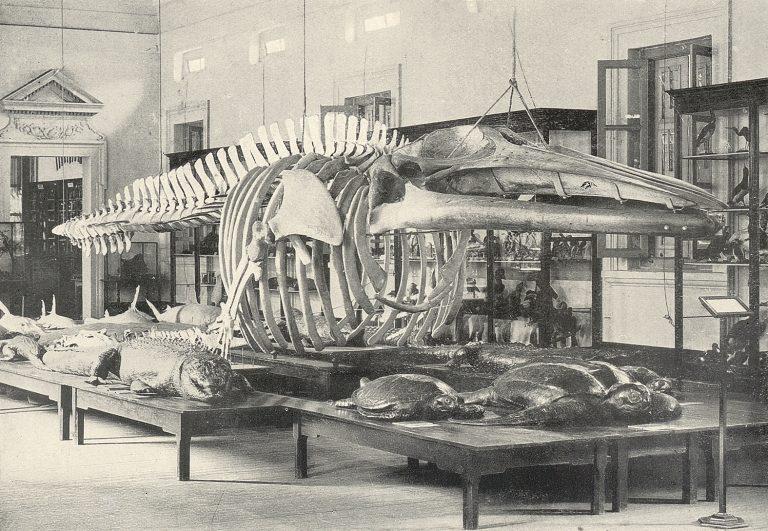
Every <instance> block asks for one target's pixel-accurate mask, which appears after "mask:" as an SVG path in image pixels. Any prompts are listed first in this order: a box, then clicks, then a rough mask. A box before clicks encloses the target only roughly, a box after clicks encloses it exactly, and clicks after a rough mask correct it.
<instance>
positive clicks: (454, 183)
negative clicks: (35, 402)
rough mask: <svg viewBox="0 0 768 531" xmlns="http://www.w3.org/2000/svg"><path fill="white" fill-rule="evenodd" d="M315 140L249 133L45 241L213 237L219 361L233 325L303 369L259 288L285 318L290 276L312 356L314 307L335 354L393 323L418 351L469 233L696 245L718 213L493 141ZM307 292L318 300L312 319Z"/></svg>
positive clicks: (344, 136)
mask: <svg viewBox="0 0 768 531" xmlns="http://www.w3.org/2000/svg"><path fill="white" fill-rule="evenodd" d="M322 125H323V127H322V128H321V121H320V118H318V117H308V118H306V120H305V122H304V127H303V133H302V141H301V142H299V139H298V137H297V135H296V132H295V127H294V123H293V121H292V120H287V121H286V124H285V129H284V132H283V131H281V130H280V127H279V126H278V125H277V124H272V126H271V127H270V128H269V130H268V129H267V128H266V127H264V126H262V127H260V128H259V129H258V133H257V136H258V138H259V141H260V142H259V144H258V145H257V142H256V140H255V138H254V136H253V135H252V134H249V135H247V136H246V137H244V138H243V139H242V140H241V141H240V142H239V143H238V144H237V145H233V146H230V147H228V148H226V149H220V150H218V152H216V153H215V154H214V153H211V154H208V155H206V156H205V157H203V158H201V159H199V160H197V161H195V162H194V163H189V164H186V165H184V166H182V167H181V168H178V169H175V170H171V171H170V172H166V173H163V174H161V175H158V176H151V177H146V178H139V179H137V180H135V181H133V183H132V186H130V187H129V186H126V187H125V189H124V190H123V193H122V194H120V193H118V194H117V195H116V196H115V198H114V201H113V200H112V199H109V201H108V202H107V204H106V205H105V206H104V207H102V208H101V209H99V210H98V211H95V212H92V213H90V214H85V215H82V216H80V217H78V218H74V219H72V220H69V221H67V222H65V223H63V224H62V225H59V226H57V227H56V228H55V229H54V232H55V233H56V234H61V235H65V236H67V237H69V238H70V239H71V240H72V242H73V243H74V244H75V245H78V246H81V247H83V249H84V251H85V253H86V255H89V254H90V253H91V252H94V251H95V252H96V253H99V254H105V253H107V252H124V251H126V250H127V249H129V248H130V242H131V237H132V234H133V233H134V232H136V231H149V232H159V231H172V230H178V229H181V228H188V227H194V226H198V225H202V224H207V223H219V226H220V229H219V262H220V272H221V275H222V280H223V284H224V288H225V289H226V291H227V294H228V300H227V303H226V304H225V307H224V308H223V311H222V314H221V316H220V318H219V319H220V322H221V329H222V330H223V334H222V340H223V345H224V351H225V353H226V352H227V350H228V349H227V338H228V337H229V336H230V335H231V334H230V331H231V330H232V329H233V327H234V325H235V323H238V322H239V325H240V327H241V329H242V332H243V334H244V336H245V338H246V339H247V341H248V342H249V344H250V345H251V346H252V347H253V348H254V349H257V350H259V351H263V352H273V351H277V350H280V351H288V350H293V351H295V352H296V353H299V354H302V353H305V346H304V345H303V343H302V337H301V336H302V334H301V333H300V332H299V329H298V326H297V323H296V319H295V317H294V313H293V312H292V311H286V312H284V314H285V319H286V325H287V326H286V328H287V334H284V333H283V331H282V330H281V327H280V326H279V325H278V319H277V318H276V311H275V308H274V307H273V303H272V300H271V297H270V292H269V289H268V286H269V280H270V279H271V278H274V277H276V278H277V283H278V292H279V297H280V299H281V303H282V306H283V308H293V306H294V302H297V301H295V300H294V299H292V298H291V296H290V295H291V293H290V291H291V290H289V285H288V276H289V274H291V276H295V278H296V279H297V281H298V292H299V298H298V303H297V305H298V306H299V308H296V309H298V310H300V311H301V313H302V315H303V316H304V320H305V325H306V329H307V334H306V335H307V336H308V337H309V340H310V343H311V344H312V346H313V347H314V349H315V350H317V351H319V350H322V349H323V348H324V347H325V346H326V345H327V344H328V343H329V342H328V341H327V340H326V338H324V337H321V335H320V333H319V332H318V330H317V323H316V322H315V319H316V315H317V314H318V312H317V307H318V306H320V307H321V308H322V315H323V317H324V318H325V322H326V323H327V324H328V329H329V330H328V334H329V335H330V337H331V339H332V344H335V345H338V346H344V345H345V344H346V343H347V341H348V339H349V338H359V335H360V334H361V333H363V334H364V341H365V343H367V344H368V345H374V344H380V343H382V342H384V340H385V338H386V337H387V335H388V334H389V335H390V336H391V335H392V332H393V329H394V328H395V323H396V321H398V322H403V323H404V325H403V327H402V328H401V329H400V330H398V331H397V334H396V337H397V344H398V345H405V344H408V343H411V344H420V343H423V342H424V341H425V340H427V339H435V338H441V337H446V336H447V335H448V334H450V329H451V328H452V325H453V323H454V321H455V319H456V317H457V315H458V313H459V309H460V307H461V303H462V294H463V292H464V278H465V275H464V267H465V256H466V253H467V249H468V246H469V244H470V237H471V236H470V235H471V231H472V230H473V229H481V228H482V229H485V228H490V229H509V230H516V231H556V232H560V231H562V232H593V233H599V232H609V233H633V234H637V233H640V234H660V235H669V236H684V237H686V238H696V237H706V236H710V235H712V234H714V233H715V232H716V230H717V229H718V224H717V223H716V222H715V221H714V220H713V219H712V218H710V217H709V216H708V214H707V212H706V211H707V210H710V209H719V208H724V207H725V204H724V203H722V202H721V201H719V200H717V199H716V198H715V197H714V196H712V195H711V194H709V193H707V192H705V191H703V190H701V189H700V188H697V187H695V186H693V185H691V184H688V183H685V182H683V181H681V180H677V179H671V178H669V177H666V176H663V175H659V174H655V173H650V172H646V171H642V170H638V169H636V168H631V167H628V166H624V165H621V164H618V163H614V162H610V161H607V160H604V159H600V158H596V157H591V156H589V155H584V154H581V153H578V152H575V151H571V150H568V149H565V148H562V147H556V146H547V145H540V144H535V143H531V142H528V141H526V140H524V139H522V138H521V137H520V136H518V135H516V134H515V133H513V132H512V131H510V130H509V129H506V128H495V127H490V126H474V127H469V126H459V127H452V128H446V129H440V130H437V131H434V132H431V133H429V134H427V135H425V136H423V137H421V138H419V139H417V140H416V141H415V142H413V143H410V144H406V143H405V142H404V140H403V138H400V139H399V140H398V136H397V133H396V132H395V131H392V132H391V133H390V131H388V129H387V128H386V126H384V125H382V124H380V123H378V122H376V123H374V124H373V127H372V128H370V129H369V124H368V122H367V120H365V119H360V120H358V118H356V117H354V116H351V117H347V116H345V115H343V114H332V113H329V114H326V115H325V117H324V121H323V124H322ZM321 129H322V134H321ZM285 138H287V140H284V139H285ZM299 144H301V145H299ZM370 235H383V239H384V259H383V264H382V263H380V261H378V260H377V259H375V258H374V256H373V255H372V253H371V249H370V243H369V236H370ZM409 235H413V236H415V238H416V242H417V245H418V247H419V249H420V250H421V252H420V253H419V254H420V256H421V259H420V260H421V263H420V266H421V267H420V269H421V274H420V278H419V282H418V284H419V285H418V296H417V297H416V300H415V302H414V301H409V300H408V297H409V294H408V287H409V285H410V284H411V282H410V281H409V275H410V260H409V258H408V256H409V249H410V246H409V243H408V240H409V237H408V236H409ZM427 239H430V240H431V242H430V243H431V246H432V248H433V249H434V254H435V263H434V265H431V264H430V263H428V262H427V258H426V256H427V252H426V250H427ZM395 245H399V246H400V247H401V249H402V253H401V255H402V257H403V258H402V263H401V267H400V272H401V276H400V278H399V279H394V276H393V275H392V274H391V269H392V268H393V265H394V264H393V249H394V246H395ZM290 255H293V257H294V259H293V260H292V262H293V264H292V269H293V271H289V264H290V263H291V261H289V259H288V258H289V256H290ZM310 277H311V280H314V283H315V285H316V288H317V294H318V298H319V303H318V302H317V301H314V302H315V306H314V307H313V306H312V303H313V301H312V297H311V296H310V292H309V283H310ZM396 281H399V282H396ZM393 284H397V287H396V288H395V287H394V286H393ZM393 288H394V291H393V295H390V292H391V291H392V290H393ZM332 292H333V293H334V295H332ZM334 297H335V299H334ZM401 313H402V314H405V318H404V319H398V317H403V315H401Z"/></svg>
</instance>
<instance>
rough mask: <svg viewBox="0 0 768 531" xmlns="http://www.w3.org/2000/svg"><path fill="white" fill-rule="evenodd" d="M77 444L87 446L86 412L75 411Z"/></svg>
mask: <svg viewBox="0 0 768 531" xmlns="http://www.w3.org/2000/svg"><path fill="white" fill-rule="evenodd" d="M75 443H76V444H77V445H78V446H82V445H83V444H85V410H84V409H75Z"/></svg>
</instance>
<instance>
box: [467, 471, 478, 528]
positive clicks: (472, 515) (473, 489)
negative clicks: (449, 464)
mask: <svg viewBox="0 0 768 531" xmlns="http://www.w3.org/2000/svg"><path fill="white" fill-rule="evenodd" d="M463 480H464V514H463V520H464V529H477V523H478V520H479V516H480V474H477V473H474V472H469V473H465V474H464V478H463Z"/></svg>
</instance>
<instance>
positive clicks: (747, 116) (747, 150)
mask: <svg viewBox="0 0 768 531" xmlns="http://www.w3.org/2000/svg"><path fill="white" fill-rule="evenodd" d="M669 94H670V95H671V97H672V99H673V101H674V107H675V112H676V122H675V137H676V150H675V152H676V153H677V155H678V157H677V161H676V176H678V177H679V178H682V179H685V180H686V181H688V182H690V183H693V184H695V185H697V186H699V187H701V188H703V189H705V190H707V191H709V192H711V193H712V194H714V195H715V196H716V197H718V198H719V199H721V200H722V201H723V202H724V203H726V204H727V205H728V207H727V208H724V209H723V210H722V211H720V212H717V214H719V216H720V219H721V221H722V223H723V228H722V229H721V230H720V231H719V232H718V233H717V234H716V235H715V236H714V237H712V238H711V239H708V240H696V241H693V242H684V243H683V248H682V251H683V257H684V260H685V262H684V263H685V266H686V267H688V268H690V267H695V268H698V269H699V270H701V269H705V270H708V271H711V272H712V274H713V275H720V276H721V277H722V279H723V281H724V285H725V286H726V289H725V291H726V293H723V294H727V295H735V296H738V297H740V298H742V300H744V301H745V302H747V303H748V305H749V307H750V308H751V309H752V311H753V312H754V315H753V316H752V317H750V318H749V319H747V320H743V321H741V322H740V321H738V320H735V319H733V320H731V321H730V322H727V324H726V325H724V326H723V327H722V329H720V330H719V338H720V341H719V342H718V345H716V346H715V347H713V349H712V351H715V350H717V348H724V347H728V348H729V352H730V353H731V364H732V366H733V367H734V372H736V373H741V374H749V375H752V376H756V375H757V372H758V370H759V365H760V352H761V351H762V352H765V351H768V341H766V338H765V334H764V331H765V319H766V315H765V312H764V310H762V309H761V308H762V306H761V300H764V299H765V298H766V295H768V285H766V282H764V281H762V280H761V278H760V273H761V267H763V266H764V265H765V264H766V263H768V235H767V233H766V227H767V226H768V197H767V193H768V158H766V157H768V138H764V137H763V135H761V133H762V131H763V130H764V129H765V127H766V125H767V124H766V122H767V120H768V116H766V115H767V114H768V79H756V80H749V81H740V82H736V83H726V84H720V85H709V86H705V87H698V88H690V89H680V90H671V91H669ZM689 313H690V312H689ZM712 326H718V325H717V324H716V323H712ZM709 358H712V359H711V360H710V359H709ZM699 361H700V362H701V363H703V364H707V363H708V362H709V361H712V362H713V363H715V362H716V356H715V355H714V353H713V352H710V353H709V354H705V355H704V356H702V357H701V359H700V360H699Z"/></svg>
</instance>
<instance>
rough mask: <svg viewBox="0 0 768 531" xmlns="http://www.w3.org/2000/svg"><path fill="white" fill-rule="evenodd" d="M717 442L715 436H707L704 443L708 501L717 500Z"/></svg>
mask: <svg viewBox="0 0 768 531" xmlns="http://www.w3.org/2000/svg"><path fill="white" fill-rule="evenodd" d="M716 455H717V442H716V440H715V436H714V435H709V436H707V439H706V441H705V443H704V466H705V472H706V478H707V479H706V481H707V486H706V489H707V490H706V500H707V501H708V502H713V501H715V500H716V499H717V457H716Z"/></svg>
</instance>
